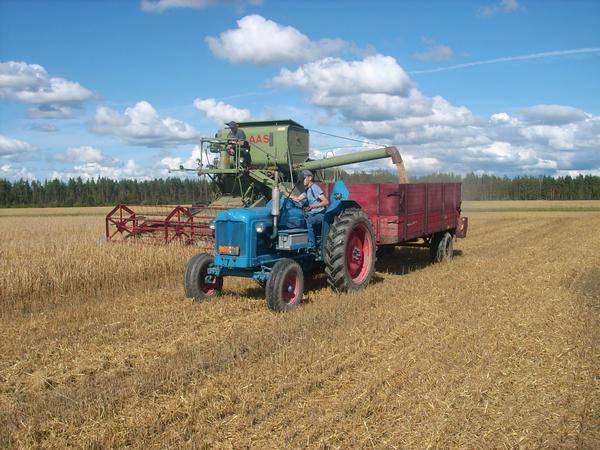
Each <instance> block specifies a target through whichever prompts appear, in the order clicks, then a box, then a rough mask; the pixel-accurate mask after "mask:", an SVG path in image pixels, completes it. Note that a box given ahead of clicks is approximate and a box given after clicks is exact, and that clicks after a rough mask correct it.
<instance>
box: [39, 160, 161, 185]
mask: <svg viewBox="0 0 600 450" xmlns="http://www.w3.org/2000/svg"><path fill="white" fill-rule="evenodd" d="M77 177H81V178H82V179H84V180H89V179H96V178H112V179H123V178H127V179H136V180H148V179H150V178H152V177H150V176H149V175H148V174H147V172H146V170H145V169H144V168H143V167H140V166H139V165H138V164H137V163H136V162H135V161H134V160H133V159H129V160H127V161H126V162H123V161H119V160H116V161H114V163H113V164H103V163H99V162H86V163H83V164H78V165H75V166H73V168H71V169H67V170H65V171H53V172H52V173H51V175H50V179H59V180H68V179H69V178H77Z"/></svg>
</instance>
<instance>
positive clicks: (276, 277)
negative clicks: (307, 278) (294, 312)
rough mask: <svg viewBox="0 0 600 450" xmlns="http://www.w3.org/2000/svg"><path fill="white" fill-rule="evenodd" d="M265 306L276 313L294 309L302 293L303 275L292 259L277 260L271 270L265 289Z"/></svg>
mask: <svg viewBox="0 0 600 450" xmlns="http://www.w3.org/2000/svg"><path fill="white" fill-rule="evenodd" d="M265 293H266V296H267V306H268V307H269V308H270V309H271V310H273V311H277V312H285V311H289V310H291V309H294V308H295V307H296V306H298V304H299V303H300V300H302V295H303V293H304V274H303V272H302V268H301V267H300V265H299V264H298V263H297V262H296V261H294V260H293V259H289V258H285V259H282V260H279V261H277V262H276V263H275V265H274V266H273V269H271V276H270V277H269V281H267V287H266V289H265Z"/></svg>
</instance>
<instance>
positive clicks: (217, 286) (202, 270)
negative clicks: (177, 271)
mask: <svg viewBox="0 0 600 450" xmlns="http://www.w3.org/2000/svg"><path fill="white" fill-rule="evenodd" d="M213 262H214V258H213V257H212V256H211V255H209V254H208V253H200V254H198V255H195V256H192V258H191V259H190V260H189V261H188V263H187V266H186V268H185V275H184V277H183V285H184V287H185V295H186V296H187V297H188V298H192V299H194V300H204V299H205V298H208V297H214V296H215V295H217V294H218V293H219V292H220V291H221V289H223V277H213V281H212V282H210V283H207V282H206V276H207V275H208V268H209V266H210V265H211V264H212V263H213Z"/></svg>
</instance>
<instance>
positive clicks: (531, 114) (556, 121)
mask: <svg viewBox="0 0 600 450" xmlns="http://www.w3.org/2000/svg"><path fill="white" fill-rule="evenodd" d="M519 113H520V114H521V115H522V116H523V118H524V119H525V120H526V121H528V122H535V123H543V124H546V125H563V124H567V123H573V122H578V121H580V120H585V119H587V118H588V117H590V114H587V113H585V112H584V111H582V110H580V109H577V108H573V107H572V106H563V105H535V106H530V107H528V108H521V109H520V110H519Z"/></svg>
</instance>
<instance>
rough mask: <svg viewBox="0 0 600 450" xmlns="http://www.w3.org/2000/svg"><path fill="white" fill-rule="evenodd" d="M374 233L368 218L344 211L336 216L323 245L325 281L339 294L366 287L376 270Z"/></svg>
mask: <svg viewBox="0 0 600 450" xmlns="http://www.w3.org/2000/svg"><path fill="white" fill-rule="evenodd" d="M376 249H377V247H376V244H375V232H374V230H373V224H372V223H371V220H370V219H369V216H368V215H367V214H366V213H365V212H364V211H362V210H360V209H354V208H352V209H347V210H345V211H343V212H342V213H341V214H340V215H339V216H337V217H336V218H335V219H334V221H333V224H332V225H331V228H329V233H328V234H327V241H326V243H325V255H324V260H325V273H326V274H327V282H328V283H329V285H330V286H331V287H332V288H333V289H335V290H336V291H338V292H347V291H355V290H358V289H362V288H364V287H365V286H367V285H368V284H369V282H370V281H371V278H372V277H373V272H374V269H375V260H376V259H377V258H376V257H375V252H376Z"/></svg>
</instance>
